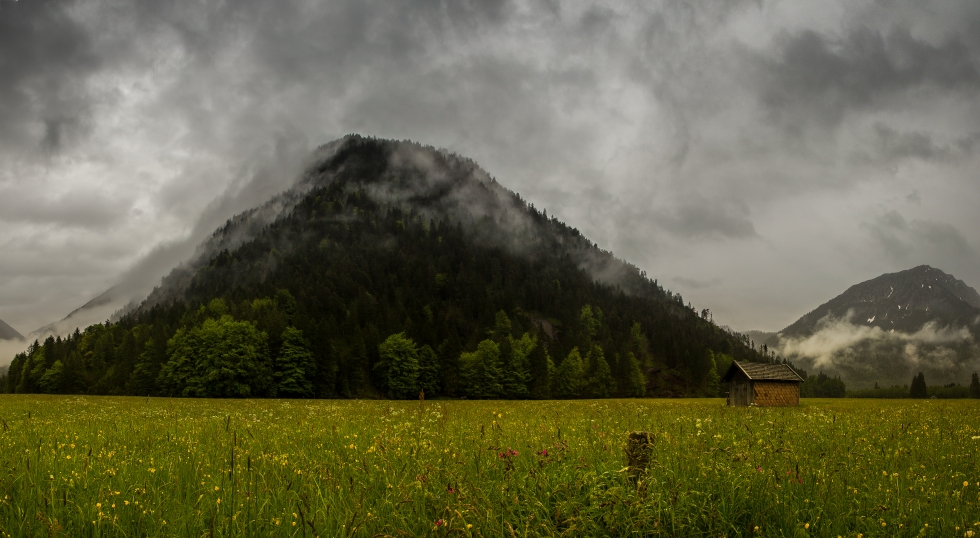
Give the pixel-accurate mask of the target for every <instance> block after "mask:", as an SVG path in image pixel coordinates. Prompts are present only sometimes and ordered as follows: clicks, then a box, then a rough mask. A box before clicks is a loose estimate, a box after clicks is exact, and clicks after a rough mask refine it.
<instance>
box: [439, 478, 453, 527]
mask: <svg viewBox="0 0 980 538" xmlns="http://www.w3.org/2000/svg"><path fill="white" fill-rule="evenodd" d="M446 492H447V493H449V494H450V495H453V494H454V493H456V488H454V487H453V486H452V485H451V484H446ZM439 521H442V520H441V519H440V520H439Z"/></svg>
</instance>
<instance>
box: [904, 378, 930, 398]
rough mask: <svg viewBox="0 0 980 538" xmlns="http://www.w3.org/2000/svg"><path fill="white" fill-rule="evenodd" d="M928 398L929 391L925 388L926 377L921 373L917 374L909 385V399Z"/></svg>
mask: <svg viewBox="0 0 980 538" xmlns="http://www.w3.org/2000/svg"><path fill="white" fill-rule="evenodd" d="M928 397H929V390H928V389H927V388H926V376H925V375H924V374H923V373H922V372H919V373H918V374H917V375H916V376H915V377H913V378H912V384H911V385H909V398H928Z"/></svg>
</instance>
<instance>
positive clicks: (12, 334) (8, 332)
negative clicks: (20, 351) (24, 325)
mask: <svg viewBox="0 0 980 538" xmlns="http://www.w3.org/2000/svg"><path fill="white" fill-rule="evenodd" d="M0 340H17V341H19V342H23V341H24V336H23V335H22V334H20V333H19V332H17V331H15V330H14V328H13V327H11V326H10V325H7V323H6V322H5V321H3V320H2V319H0Z"/></svg>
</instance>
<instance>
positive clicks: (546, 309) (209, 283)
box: [0, 138, 779, 399]
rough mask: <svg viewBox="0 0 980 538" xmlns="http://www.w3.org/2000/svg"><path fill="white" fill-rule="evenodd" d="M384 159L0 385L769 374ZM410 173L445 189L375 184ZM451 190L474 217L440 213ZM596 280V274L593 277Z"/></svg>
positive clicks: (711, 334)
mask: <svg viewBox="0 0 980 538" xmlns="http://www.w3.org/2000/svg"><path fill="white" fill-rule="evenodd" d="M393 147H394V146H392V143H388V142H383V141H374V140H368V139H360V138H354V139H351V140H350V141H349V142H348V143H347V144H346V145H344V146H343V147H342V148H341V149H340V150H339V151H337V152H336V153H335V154H333V156H332V157H331V158H330V159H329V160H328V161H326V162H323V163H320V164H318V165H317V166H318V168H317V170H320V171H322V170H328V171H330V173H331V174H332V175H331V176H330V180H329V181H319V182H313V183H312V184H311V185H310V186H309V188H308V190H307V191H305V192H304V195H303V196H302V197H300V198H299V200H298V201H297V203H296V204H295V205H294V206H293V207H291V208H290V210H289V211H288V212H285V213H283V214H282V215H281V216H280V217H279V218H278V219H277V220H275V221H274V222H273V223H272V224H269V225H266V226H264V227H263V228H262V229H261V230H260V231H259V232H258V233H256V234H255V235H254V236H252V237H250V238H247V239H246V240H243V241H241V242H240V244H239V243H236V244H234V245H232V246H230V247H229V248H225V249H222V250H220V251H217V252H214V253H212V254H211V255H210V256H209V257H208V258H207V259H206V260H205V261H204V263H202V264H201V265H200V266H199V267H196V268H195V271H194V272H193V274H190V275H189V276H188V277H187V279H186V281H185V283H184V284H183V285H182V286H183V287H181V288H180V293H179V294H175V296H173V297H170V298H169V299H168V300H156V301H153V302H148V303H146V304H145V305H144V307H143V308H141V309H139V310H138V311H136V312H134V313H131V314H129V315H127V316H125V317H123V318H122V319H121V320H120V321H118V322H116V323H105V324H100V325H93V326H91V327H88V328H86V329H85V330H84V331H76V332H75V333H73V334H71V335H69V336H68V337H66V338H60V337H59V338H53V337H52V338H48V339H46V340H45V341H44V342H37V343H35V344H34V345H32V346H31V347H30V348H29V349H28V350H27V351H26V352H25V353H22V354H19V355H18V356H17V357H15V359H14V361H13V362H12V363H11V365H10V369H9V371H8V374H7V375H6V376H5V377H4V378H2V379H0V388H2V389H3V390H5V391H7V392H17V393H30V392H47V393H59V394H132V395H159V396H168V395H172V396H200V397H290V398H307V397H316V398H334V397H388V398H417V397H418V396H419V393H420V392H422V391H425V394H426V395H427V396H447V397H466V398H539V399H540V398H584V397H593V398H604V397H633V396H718V395H720V394H721V393H722V392H723V391H724V389H723V387H720V386H719V382H718V380H719V378H720V376H721V375H722V374H724V372H725V370H726V369H727V367H728V366H729V365H730V364H731V361H732V360H739V361H774V360H779V359H778V357H776V356H775V354H773V353H771V352H770V351H769V350H764V351H763V350H755V349H754V347H753V346H752V345H751V343H750V342H749V340H748V338H747V337H745V336H744V335H740V334H736V333H732V332H730V331H727V330H725V329H722V328H719V327H718V326H717V325H715V324H714V323H712V322H711V320H710V314H708V313H707V311H702V312H701V313H700V315H699V313H698V312H697V311H696V310H695V309H694V308H693V307H691V306H690V305H685V303H684V300H683V298H681V297H680V296H679V295H677V294H673V293H671V292H669V291H667V290H664V289H663V288H662V287H660V286H659V285H658V284H657V283H656V282H655V281H651V280H649V279H647V278H646V277H645V275H643V274H642V273H640V272H639V271H637V270H635V268H630V267H628V266H626V265H625V264H622V262H616V263H612V261H614V260H613V259H612V257H611V256H610V255H609V254H608V253H604V252H602V251H600V250H599V249H598V248H597V247H595V245H594V244H592V243H591V242H589V241H588V240H587V239H585V238H584V237H582V236H581V234H580V233H579V232H578V231H577V230H575V229H573V228H570V227H568V226H566V225H565V224H564V223H561V222H560V221H558V220H557V219H554V218H553V217H548V216H547V215H546V214H545V213H544V212H540V211H538V210H536V209H535V208H534V207H533V206H530V205H528V204H527V203H526V202H524V201H523V200H522V199H520V197H519V196H517V195H516V194H513V193H511V192H509V191H506V190H504V189H502V188H501V187H499V185H496V184H495V183H493V184H490V183H486V182H480V181H477V180H476V179H473V177H472V171H471V170H470V171H468V172H467V174H469V175H462V176H460V177H454V176H452V174H453V173H454V170H457V168H458V167H456V165H453V163H454V162H456V161H454V159H456V158H455V157H452V156H447V155H444V154H442V153H436V152H434V151H433V152H429V153H427V154H426V155H425V156H426V158H428V159H430V161H431V162H429V161H427V162H429V164H428V165H427V166H428V169H427V171H417V170H416V171H414V172H411V173H409V172H405V170H402V169H394V168H392V165H391V161H392V153H391V152H392V151H394V150H393V149H392V148H393ZM440 160H442V161H446V162H445V163H443V164H440V162H441V161H440ZM433 163H435V164H433ZM433 170H435V171H433ZM423 172H425V173H426V174H428V175H433V174H436V172H438V174H442V176H440V177H443V179H442V180H441V183H438V184H436V185H435V186H434V187H432V188H431V189H430V190H425V189H421V188H416V187H413V188H412V189H409V190H407V191H406V193H407V194H406V193H402V194H400V195H398V196H394V195H390V194H386V193H387V192H388V191H384V190H383V189H387V188H391V185H400V186H402V187H404V186H405V185H414V184H415V183H418V182H419V181H422V180H421V179H419V178H418V177H416V176H415V175H413V174H416V175H417V174H421V173H423ZM426 177H428V176H426ZM447 178H448V179H447ZM413 182H414V183H413ZM464 187H465V189H464ZM404 188H405V189H407V187H404ZM461 192H465V193H466V196H467V197H469V198H474V197H475V198H479V200H481V201H480V202H479V203H480V204H482V205H480V207H482V208H484V209H485V211H483V210H481V211H482V212H476V213H475V214H474V213H473V212H470V213H466V214H464V215H463V216H460V214H461V213H460V212H459V211H456V212H453V211H450V210H447V209H446V207H447V204H449V202H448V201H447V200H452V199H455V198H459V197H460V196H463V195H462V194H460V193H461ZM480 197H483V198H480ZM467 203H470V202H467ZM495 204H496V205H495ZM503 206H507V207H511V208H517V209H516V210H515V209H511V210H508V211H510V213H507V212H506V211H504V210H503V209H501V207H503ZM514 211H517V213H514ZM231 227H232V223H231V221H229V225H228V226H227V227H226V228H225V230H228V229H230V228H231ZM221 233H223V230H219V231H218V232H216V236H217V235H220V234H221ZM532 247H533V248H532ZM595 268H600V269H601V268H605V273H603V276H602V278H599V277H597V276H596V275H597V274H596V272H595ZM610 268H613V269H616V271H619V272H618V273H610ZM611 274H614V276H610V275H611ZM163 295H164V294H159V296H163Z"/></svg>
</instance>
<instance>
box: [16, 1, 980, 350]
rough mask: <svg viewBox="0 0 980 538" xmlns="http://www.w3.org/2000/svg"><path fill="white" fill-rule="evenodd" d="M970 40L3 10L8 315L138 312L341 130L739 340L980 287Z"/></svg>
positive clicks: (957, 30) (930, 7)
mask: <svg viewBox="0 0 980 538" xmlns="http://www.w3.org/2000/svg"><path fill="white" fill-rule="evenodd" d="M977 28H980V7H978V5H977V4H976V2H970V1H967V0H963V1H953V2H912V1H889V2H874V1H870V0H868V1H864V2H839V3H829V2H828V3H819V5H816V4H814V3H811V2H804V1H802V0H800V1H765V0H763V1H745V2H731V1H724V0H695V1H691V2H684V3H679V2H633V1H618V2H602V3H594V2H554V1H547V0H524V1H514V2H511V1H504V0H499V1H464V2H448V1H438V0H417V1H407V2H395V3H392V2H384V1H380V0H377V1H367V2H354V1H337V2H323V3H319V2H309V1H305V0H283V1H279V2H273V3H269V2H258V1H256V0H242V1H236V2H219V1H211V0H200V1H195V2H156V1H148V0H129V1H126V0H48V1H42V0H20V1H18V2H9V1H3V2H0V73H3V76H0V248H2V252H3V255H2V256H0V319H4V320H5V321H7V322H8V323H10V324H11V325H12V326H14V328H16V329H17V330H18V331H20V332H21V333H23V334H27V333H29V332H30V331H32V330H34V329H36V328H38V327H39V326H41V325H44V324H47V323H50V322H52V321H55V320H58V319H61V318H63V317H64V316H65V315H66V314H67V313H69V312H71V311H73V310H74V309H76V308H77V307H79V306H81V305H83V304H85V303H86V302H88V301H89V300H91V299H92V298H94V297H96V296H99V295H100V294H102V293H103V292H105V291H106V290H108V289H109V288H112V287H114V286H115V288H114V289H115V290H117V292H118V294H119V297H118V299H117V302H128V301H130V300H134V299H135V300H138V299H139V298H141V297H142V296H145V294H146V293H147V292H148V291H149V289H150V288H152V286H153V285H154V284H156V283H159V280H160V278H161V277H162V276H163V275H164V274H166V273H167V272H169V270H170V269H171V268H172V267H174V266H175V265H177V264H179V263H181V262H183V261H186V260H187V259H188V258H189V257H190V256H191V255H192V254H193V252H194V249H195V247H196V246H197V245H198V244H199V243H200V242H201V241H203V240H204V239H206V238H207V237H208V235H209V234H210V233H211V232H212V231H213V230H214V229H215V228H216V227H217V226H218V225H220V224H221V223H222V222H223V221H224V220H225V219H227V218H229V217H230V216H232V215H233V214H235V213H237V212H240V211H243V210H245V209H247V208H249V207H253V206H255V205H258V204H260V203H262V202H263V201H265V200H267V199H268V198H270V197H271V196H273V195H274V194H276V193H278V192H281V191H283V190H285V189H287V188H288V187H289V186H290V185H292V184H293V183H294V182H295V181H296V180H297V179H298V178H299V175H300V173H301V171H302V167H303V164H304V162H305V158H306V157H307V156H308V155H309V154H310V152H312V151H313V150H314V149H315V148H316V147H318V146H319V145H321V144H324V143H327V142H329V141H331V140H334V139H336V138H339V137H341V136H343V135H345V134H347V133H351V132H356V133H361V134H364V135H371V136H379V137H385V138H395V139H412V140H416V141H419V142H421V143H423V144H429V145H433V146H436V147H439V148H446V149H448V150H450V151H453V152H456V153H458V154H461V155H464V156H467V157H470V158H472V159H474V160H475V161H476V162H477V163H479V164H480V165H481V166H482V167H483V168H484V169H485V170H486V171H487V172H488V173H489V174H490V175H492V176H493V177H495V178H496V179H497V180H498V181H500V182H501V184H503V185H504V186H506V187H508V188H511V189H513V190H515V191H518V192H520V193H521V194H522V196H523V197H524V198H525V199H527V200H529V201H530V202H532V203H534V204H535V206H537V207H538V208H544V209H547V211H548V213H549V214H550V215H555V216H557V217H558V218H560V219H562V220H563V221H565V222H567V223H569V224H571V225H573V226H575V227H577V228H579V229H580V230H581V231H582V232H583V233H584V234H585V235H586V236H587V237H589V238H590V239H592V240H594V241H596V242H597V243H598V244H599V245H600V246H601V247H602V248H604V249H607V250H610V251H612V252H614V253H615V254H616V255H617V256H619V257H621V258H623V259H625V260H627V261H629V262H631V263H634V264H635V265H637V266H638V267H640V268H641V269H642V270H645V271H646V272H647V274H649V275H651V276H652V277H654V278H657V277H658V276H659V277H661V280H664V279H670V280H669V283H670V284H671V285H672V286H674V285H676V288H675V289H674V291H678V292H681V293H683V294H684V297H685V299H687V300H691V301H693V302H694V303H695V304H696V306H697V307H699V308H710V309H711V310H712V312H713V313H714V318H715V320H716V321H717V322H719V323H723V324H728V325H731V326H733V327H735V328H739V329H750V328H759V329H769V330H776V329H779V328H781V327H784V326H786V325H788V324H789V323H790V322H792V321H793V320H794V319H796V318H797V317H799V315H801V314H803V313H805V312H806V311H808V310H809V309H811V308H812V307H813V306H815V305H816V304H820V303H821V302H823V301H825V300H826V299H828V298H830V297H832V296H834V295H836V294H837V293H839V292H840V291H841V290H843V289H845V288H846V287H847V286H849V285H851V284H853V283H855V282H859V281H861V280H865V279H866V278H869V277H871V276H875V275H877V274H881V273H884V272H889V271H894V270H899V269H905V268H908V267H911V266H913V265H918V264H920V263H928V264H930V265H932V266H935V267H939V268H942V269H944V270H946V271H948V272H951V273H953V274H954V275H956V276H957V277H958V278H961V279H963V280H965V281H966V282H967V283H969V284H971V285H974V286H977V285H980V266H978V265H977V264H975V263H971V261H975V260H976V254H975V252H976V249H977V245H978V244H980V230H978V229H977V227H976V225H975V224H976V222H975V208H976V207H977V206H978V204H980V188H978V187H977V185H976V178H975V172H974V171H975V170H976V169H977V165H978V164H980V152H978V151H977V150H976V146H977V141H978V140H980V135H978V133H980V105H978V104H977V103H980V99H977V97H978V96H980V38H978V37H977V36H978V35H980V32H977V31H976V30H977ZM910 193H913V194H914V196H911V195H910ZM913 200H914V203H909V202H910V201H913ZM895 215H898V217H899V218H895ZM902 221H904V225H903V224H902ZM704 283H711V285H704ZM106 308H110V307H108V306H107V307H106ZM103 315H105V316H107V315H109V314H108V313H105V312H101V311H100V312H98V313H97V316H103ZM3 359H4V358H3V357H0V362H3Z"/></svg>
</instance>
